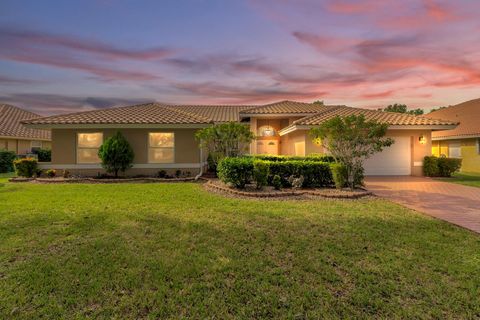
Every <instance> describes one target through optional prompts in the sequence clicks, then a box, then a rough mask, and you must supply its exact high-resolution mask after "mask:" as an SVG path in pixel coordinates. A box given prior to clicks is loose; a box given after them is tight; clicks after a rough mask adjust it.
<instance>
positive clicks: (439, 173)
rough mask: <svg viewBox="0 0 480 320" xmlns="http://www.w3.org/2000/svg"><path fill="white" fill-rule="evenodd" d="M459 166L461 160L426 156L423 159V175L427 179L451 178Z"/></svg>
mask: <svg viewBox="0 0 480 320" xmlns="http://www.w3.org/2000/svg"><path fill="white" fill-rule="evenodd" d="M461 166H462V159H457V158H445V157H440V158H438V157H435V156H427V157H425V158H424V159H423V174H424V175H425V176H427V177H451V176H452V174H453V173H455V172H457V171H459V170H460V167H461Z"/></svg>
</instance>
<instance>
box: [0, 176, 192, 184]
mask: <svg viewBox="0 0 480 320" xmlns="http://www.w3.org/2000/svg"><path fill="white" fill-rule="evenodd" d="M8 181H10V182H38V183H44V184H50V183H99V184H100V183H105V184H106V183H127V182H193V181H195V178H194V177H191V178H171V179H165V178H148V177H146V178H126V179H95V178H66V179H54V178H18V177H17V178H10V179H9V180H8Z"/></svg>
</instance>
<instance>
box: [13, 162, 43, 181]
mask: <svg viewBox="0 0 480 320" xmlns="http://www.w3.org/2000/svg"><path fill="white" fill-rule="evenodd" d="M13 164H14V166H15V171H16V172H17V175H18V176H21V177H26V178H31V177H33V175H34V174H36V173H37V170H38V168H37V159H34V158H24V159H17V160H15V161H14V162H13Z"/></svg>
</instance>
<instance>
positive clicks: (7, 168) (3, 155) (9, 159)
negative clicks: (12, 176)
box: [0, 150, 17, 173]
mask: <svg viewBox="0 0 480 320" xmlns="http://www.w3.org/2000/svg"><path fill="white" fill-rule="evenodd" d="M16 157H17V155H16V154H15V152H13V151H7V150H0V173H6V172H12V171H13V170H14V168H13V161H14V160H15V158H16Z"/></svg>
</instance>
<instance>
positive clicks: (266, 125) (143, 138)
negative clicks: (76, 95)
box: [23, 101, 456, 175]
mask: <svg viewBox="0 0 480 320" xmlns="http://www.w3.org/2000/svg"><path fill="white" fill-rule="evenodd" d="M350 114H364V115H365V117H366V118H367V119H375V120H378V121H381V122H384V123H388V124H389V130H388V136H390V137H392V138H394V139H395V144H394V145H393V146H392V147H390V148H387V149H386V150H385V151H383V152H382V153H380V154H377V155H375V156H373V157H372V158H371V159H369V160H368V161H367V162H366V164H365V168H366V174H370V175H421V174H422V163H423V162H422V161H423V157H424V156H426V155H430V154H431V132H432V131H433V130H445V129H453V128H455V126H456V122H453V121H441V120H432V119H428V118H424V117H415V116H412V115H407V114H398V113H388V112H383V111H374V110H365V109H358V108H350V107H346V106H324V105H321V104H311V103H301V102H294V101H281V102H277V103H272V104H267V105H256V106H255V105H253V106H252V105H251V106H221V105H212V106H201V105H199V106H196V105H191V106H185V105H165V104H159V103H149V104H142V105H136V106H129V107H120V108H112V109H104V110H97V111H89V112H80V113H72V114H67V115H59V116H52V117H45V118H40V119H33V120H29V121H24V122H23V123H24V124H25V125H26V126H27V127H30V128H35V129H51V130H52V140H53V144H52V163H51V165H49V166H46V165H44V166H43V168H55V169H68V170H69V171H70V172H72V173H80V174H85V175H94V174H97V173H98V172H102V170H101V166H100V160H99V158H98V155H97V152H98V148H99V147H100V145H101V144H102V143H103V141H104V139H105V138H106V137H109V136H111V135H113V134H114V133H115V132H116V131H117V130H119V131H121V132H122V133H123V135H124V136H125V137H126V139H127V140H128V141H129V142H130V144H131V145H132V147H133V149H134V152H135V159H134V164H133V168H132V169H130V170H129V174H130V175H136V174H155V173H156V172H158V171H159V170H160V169H164V170H170V171H171V170H177V169H180V170H182V171H190V172H191V173H192V174H193V173H197V172H198V171H199V170H200V168H203V167H204V166H205V160H206V156H207V155H206V154H204V153H203V152H202V151H201V150H200V149H199V147H198V142H197V141H196V140H195V132H196V131H197V130H198V129H199V128H204V127H207V126H210V125H212V124H214V123H220V122H227V121H236V122H241V123H245V125H249V126H250V128H251V130H252V132H254V133H255V134H256V135H257V137H258V138H257V140H255V141H254V142H253V143H252V144H251V146H250V152H251V153H252V154H282V155H301V156H303V155H308V154H312V153H323V152H324V151H323V149H322V147H321V145H320V144H319V143H314V142H313V141H312V139H311V138H310V137H309V135H308V130H309V129H310V128H311V127H314V126H317V125H319V124H321V123H322V122H323V121H325V120H328V119H331V118H333V117H335V116H337V115H339V116H344V115H350Z"/></svg>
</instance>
